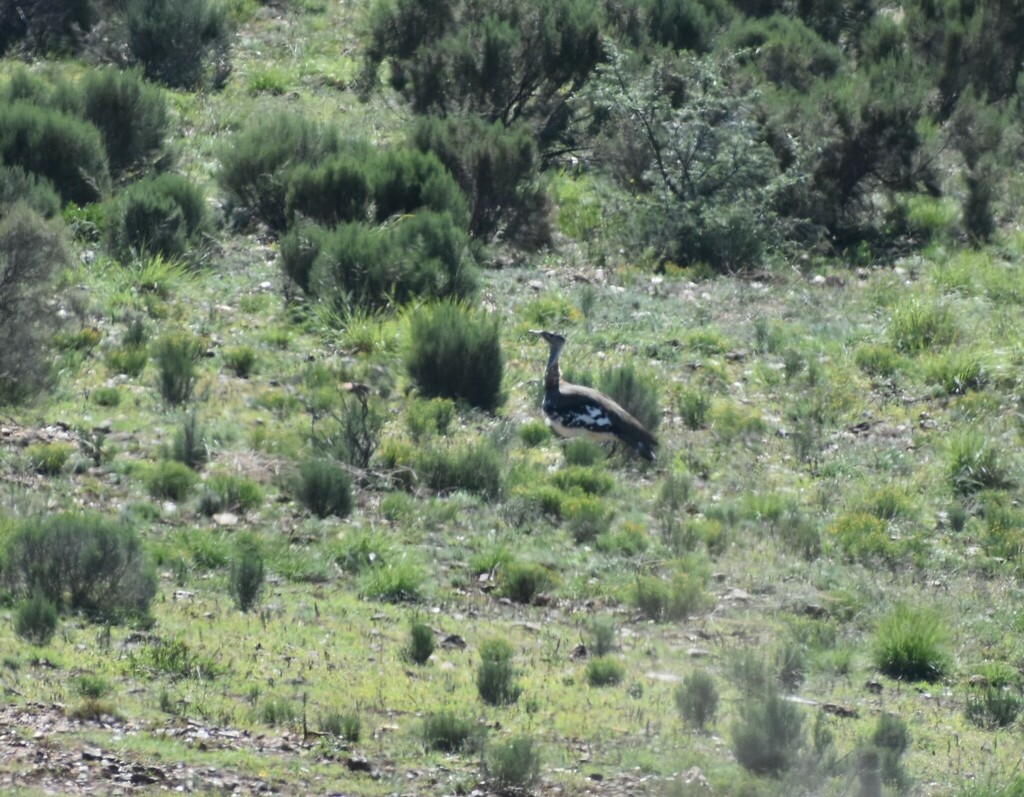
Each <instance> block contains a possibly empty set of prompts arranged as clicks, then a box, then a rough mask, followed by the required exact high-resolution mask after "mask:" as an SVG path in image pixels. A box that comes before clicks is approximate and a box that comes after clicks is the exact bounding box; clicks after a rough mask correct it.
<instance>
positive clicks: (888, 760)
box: [871, 714, 910, 793]
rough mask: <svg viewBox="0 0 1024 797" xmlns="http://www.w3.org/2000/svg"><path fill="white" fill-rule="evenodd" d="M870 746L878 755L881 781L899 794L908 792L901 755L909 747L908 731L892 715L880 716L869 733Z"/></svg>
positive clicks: (907, 778) (902, 723)
mask: <svg viewBox="0 0 1024 797" xmlns="http://www.w3.org/2000/svg"><path fill="white" fill-rule="evenodd" d="M871 744H872V745H873V746H874V748H875V749H876V750H877V751H878V753H879V764H880V766H879V774H880V775H881V778H882V781H883V782H885V783H888V784H890V785H892V786H895V787H896V789H897V790H898V791H899V792H900V793H904V792H906V791H907V790H908V786H909V777H908V775H907V773H906V771H905V770H904V768H903V762H902V760H901V759H902V757H903V754H904V753H905V752H906V751H907V750H908V749H909V747H910V730H909V729H908V728H907V724H906V723H905V722H904V721H903V720H902V719H900V718H899V717H897V716H896V715H894V714H881V715H879V717H878V723H877V724H876V725H875V729H874V731H872V733H871Z"/></svg>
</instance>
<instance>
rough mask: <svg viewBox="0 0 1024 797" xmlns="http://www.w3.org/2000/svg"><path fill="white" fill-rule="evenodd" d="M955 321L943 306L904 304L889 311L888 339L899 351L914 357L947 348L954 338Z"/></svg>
mask: <svg viewBox="0 0 1024 797" xmlns="http://www.w3.org/2000/svg"><path fill="white" fill-rule="evenodd" d="M957 332H958V330H957V326H956V320H955V319H954V317H953V313H952V311H951V310H950V309H949V307H947V306H946V305H942V304H930V303H926V302H923V301H908V302H905V303H903V304H900V305H898V306H897V307H896V309H895V310H893V313H892V316H891V318H890V319H889V338H890V339H891V340H892V343H893V346H895V347H896V348H897V349H898V350H899V351H902V352H908V353H910V354H917V353H919V352H922V351H925V350H927V349H931V348H937V347H940V346H948V345H949V344H951V343H953V342H954V341H955V340H956V337H957Z"/></svg>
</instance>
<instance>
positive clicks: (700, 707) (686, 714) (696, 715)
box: [673, 670, 718, 729]
mask: <svg viewBox="0 0 1024 797" xmlns="http://www.w3.org/2000/svg"><path fill="white" fill-rule="evenodd" d="M673 697H674V698H675V702H676V708H677V709H679V715H680V716H681V717H682V718H683V719H684V720H686V722H688V723H690V724H691V725H693V726H694V727H695V728H698V729H703V728H704V726H705V725H707V724H708V722H710V721H711V720H712V719H714V717H715V713H716V712H717V711H718V687H717V686H715V679H714V678H712V677H711V674H710V673H708V672H706V671H704V670H698V671H697V672H694V673H691V674H690V675H688V676H686V678H684V679H683V682H682V683H681V684H680V685H679V686H677V687H676V690H675V692H674V693H673Z"/></svg>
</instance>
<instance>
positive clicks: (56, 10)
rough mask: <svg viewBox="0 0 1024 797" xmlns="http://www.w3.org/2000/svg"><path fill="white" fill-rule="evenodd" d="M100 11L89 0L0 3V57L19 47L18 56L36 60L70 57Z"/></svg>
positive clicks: (9, 54)
mask: <svg viewBox="0 0 1024 797" xmlns="http://www.w3.org/2000/svg"><path fill="white" fill-rule="evenodd" d="M97 11H98V10H97V8H96V7H95V6H94V4H93V3H91V2H89V0H65V2H61V3H45V2H34V3H19V4H18V5H15V4H14V3H13V2H4V3H0V54H2V53H4V52H5V51H7V49H8V48H9V47H13V46H14V45H17V51H18V54H19V56H21V57H26V56H32V57H33V60H35V58H48V57H52V56H54V55H58V54H59V55H69V54H71V53H73V52H74V51H75V48H76V45H78V44H79V43H80V41H81V38H82V34H83V32H88V31H89V30H90V29H91V28H92V26H93V24H94V23H95V22H96V20H97V18H98V13H97ZM7 55H8V56H11V55H12V53H7Z"/></svg>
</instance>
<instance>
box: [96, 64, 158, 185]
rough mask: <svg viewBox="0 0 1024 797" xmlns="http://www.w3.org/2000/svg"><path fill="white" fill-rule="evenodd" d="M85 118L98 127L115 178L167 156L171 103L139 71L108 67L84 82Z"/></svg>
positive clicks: (146, 167) (145, 169)
mask: <svg viewBox="0 0 1024 797" xmlns="http://www.w3.org/2000/svg"><path fill="white" fill-rule="evenodd" d="M81 92H82V115H83V116H84V117H85V118H86V120H88V121H89V122H91V123H92V124H93V125H95V126H96V127H97V129H99V131H100V135H101V136H102V138H103V148H104V150H105V151H106V153H107V162H108V164H109V165H110V172H111V174H112V175H113V176H114V177H121V176H123V175H126V174H129V173H141V172H145V171H147V170H148V167H150V166H151V165H152V163H153V162H154V161H155V160H157V159H159V158H160V157H161V156H163V154H164V138H165V136H166V135H167V133H168V129H169V128H168V122H169V117H168V113H167V100H166V99H165V98H164V95H163V93H162V92H161V91H160V90H159V89H158V88H156V87H155V86H151V85H150V84H148V83H146V81H145V80H143V78H142V75H141V74H140V73H139V72H137V71H135V70H127V71H125V70H121V69H115V68H112V67H111V68H106V69H100V70H94V71H90V72H88V73H86V75H85V78H84V79H83V80H82V85H81Z"/></svg>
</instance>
